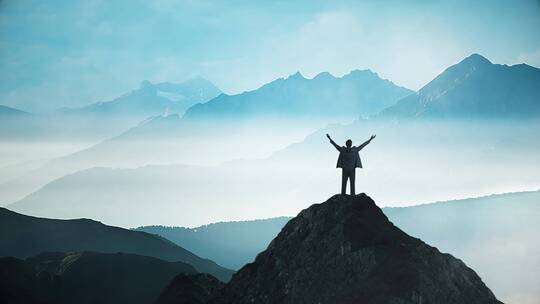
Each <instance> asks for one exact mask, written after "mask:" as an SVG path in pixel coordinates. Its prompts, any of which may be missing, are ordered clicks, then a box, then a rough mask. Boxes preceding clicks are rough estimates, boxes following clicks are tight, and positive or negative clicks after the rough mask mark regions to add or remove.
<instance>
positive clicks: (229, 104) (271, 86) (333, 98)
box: [184, 70, 413, 120]
mask: <svg viewBox="0 0 540 304" xmlns="http://www.w3.org/2000/svg"><path fill="white" fill-rule="evenodd" d="M412 93H413V92H412V91H411V90H409V89H406V88H403V87H400V86H397V85H395V84H394V83H392V82H391V81H389V80H386V79H381V78H380V77H379V76H378V75H377V74H375V73H373V72H372V71H370V70H354V71H352V72H350V73H349V74H347V75H345V76H343V77H334V76H332V75H331V74H330V73H327V72H324V73H320V74H319V75H317V76H315V77H314V78H313V79H306V78H304V77H303V76H302V75H301V74H300V73H296V74H294V75H291V76H289V77H287V78H280V79H277V80H275V81H273V82H270V83H268V84H266V85H264V86H262V87H260V88H259V89H257V90H254V91H249V92H244V93H242V94H238V95H226V94H223V95H220V96H218V97H216V98H214V99H212V100H211V101H209V102H206V103H202V104H197V105H194V106H193V107H191V108H189V109H188V110H187V111H186V114H185V115H184V117H185V118H186V119H205V120H215V119H235V118H236V119H237V118H252V117H257V116H266V117H281V116H292V117H295V116H296V117H348V118H357V117H359V116H365V115H371V114H375V113H377V112H379V111H380V110H382V109H384V108H386V107H388V106H391V105H393V104H395V103H396V101H397V100H399V99H401V98H403V97H405V96H408V95H410V94H412Z"/></svg>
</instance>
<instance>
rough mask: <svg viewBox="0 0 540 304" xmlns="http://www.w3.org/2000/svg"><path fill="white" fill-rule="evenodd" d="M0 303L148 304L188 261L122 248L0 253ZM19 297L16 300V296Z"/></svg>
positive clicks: (190, 269)
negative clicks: (119, 250) (24, 254)
mask: <svg viewBox="0 0 540 304" xmlns="http://www.w3.org/2000/svg"><path fill="white" fill-rule="evenodd" d="M0 269H1V271H2V273H3V275H2V276H1V278H0V281H2V284H0V285H1V287H0V289H1V290H2V292H0V301H1V302H2V303H6V304H8V303H29V304H31V303H62V304H68V303H88V304H90V303H111V304H112V303H141V304H147V303H152V302H153V301H155V300H156V299H157V297H158V295H159V294H160V293H161V291H162V290H163V288H165V287H166V286H167V285H168V283H169V282H170V281H171V280H172V279H173V278H174V277H175V276H177V275H178V274H180V273H184V274H195V273H197V271H196V270H195V269H194V268H193V267H192V266H191V265H189V264H186V263H182V262H166V261H163V260H160V259H157V258H153V257H149V256H141V255H135V254H126V253H96V252H74V253H67V254H66V253H59V252H58V253H53V252H49V253H42V254H39V255H37V256H34V257H30V258H27V259H26V260H20V259H16V258H0ZM17 300H22V301H17Z"/></svg>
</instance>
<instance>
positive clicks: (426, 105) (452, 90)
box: [381, 54, 540, 118]
mask: <svg viewBox="0 0 540 304" xmlns="http://www.w3.org/2000/svg"><path fill="white" fill-rule="evenodd" d="M381 116H382V117H401V118H414V117H424V118H441V117H452V118H530V117H535V118H538V117H539V116H540V69H538V68H535V67H532V66H529V65H526V64H517V65H512V66H507V65H500V64H493V63H491V62H490V61H489V60H488V59H486V58H484V57H482V56H481V55H479V54H473V55H471V56H469V57H467V58H465V59H463V60H462V61H461V62H459V63H458V64H455V65H453V66H451V67H449V68H447V69H446V70H445V71H444V72H443V73H442V74H440V75H439V76H437V77H436V78H435V79H433V80H432V81H431V82H429V83H428V84H427V85H425V86H424V87H423V88H421V89H420V90H419V91H418V93H416V94H413V95H410V96H408V97H405V98H403V99H402V100H400V101H399V102H398V103H397V104H396V105H394V106H391V107H389V108H388V109H385V110H384V111H382V113H381Z"/></svg>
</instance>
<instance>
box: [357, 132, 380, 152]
mask: <svg viewBox="0 0 540 304" xmlns="http://www.w3.org/2000/svg"><path fill="white" fill-rule="evenodd" d="M375 137H376V135H371V137H370V138H369V139H368V140H366V141H365V142H364V143H363V144H361V145H360V146H358V150H362V149H364V147H365V146H367V145H369V143H370V142H371V141H372V140H373V139H374V138H375Z"/></svg>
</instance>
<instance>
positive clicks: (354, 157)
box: [326, 134, 376, 195]
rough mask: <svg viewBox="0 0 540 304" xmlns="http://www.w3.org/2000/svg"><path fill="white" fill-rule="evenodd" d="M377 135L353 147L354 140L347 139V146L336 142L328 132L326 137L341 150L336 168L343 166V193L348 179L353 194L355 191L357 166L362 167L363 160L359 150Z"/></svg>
mask: <svg viewBox="0 0 540 304" xmlns="http://www.w3.org/2000/svg"><path fill="white" fill-rule="evenodd" d="M375 136H376V135H371V138H370V139H368V140H367V141H366V142H364V143H363V144H361V145H360V146H358V147H353V145H352V140H350V139H347V141H346V142H345V145H346V146H345V147H342V146H339V145H338V144H336V143H335V142H334V141H333V140H332V138H331V137H330V135H328V134H326V137H328V139H329V140H330V143H331V144H332V145H333V146H334V147H335V148H336V149H337V150H338V151H339V157H338V161H337V165H336V168H341V194H345V192H346V190H347V180H350V182H351V187H350V188H351V195H355V193H354V180H355V175H356V168H362V161H361V160H360V155H359V154H358V152H360V150H362V149H363V148H364V147H365V146H367V145H368V144H369V143H370V142H371V141H372V140H373V139H374V138H375Z"/></svg>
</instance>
